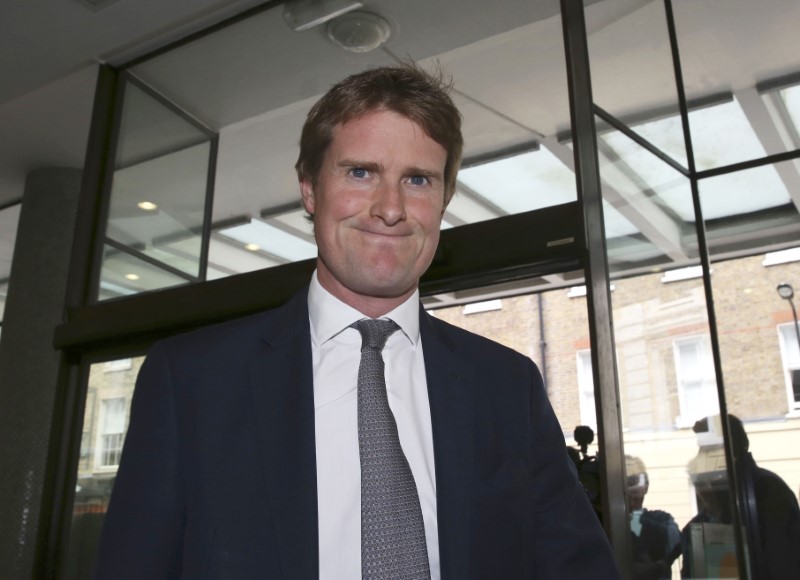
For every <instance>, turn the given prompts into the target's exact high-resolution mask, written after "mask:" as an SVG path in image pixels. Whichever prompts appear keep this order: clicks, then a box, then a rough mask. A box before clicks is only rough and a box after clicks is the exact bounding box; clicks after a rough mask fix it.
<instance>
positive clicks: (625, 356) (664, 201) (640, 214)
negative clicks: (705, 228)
mask: <svg viewBox="0 0 800 580" xmlns="http://www.w3.org/2000/svg"><path fill="white" fill-rule="evenodd" d="M598 146H599V150H600V175H601V182H602V188H603V197H604V200H605V202H606V204H607V205H606V206H605V207H607V206H608V205H610V206H613V207H614V208H615V210H616V211H617V212H618V213H619V214H621V215H623V216H625V218H626V219H627V220H628V221H629V222H630V223H631V224H632V225H634V226H635V228H636V231H635V232H633V233H628V234H627V235H625V236H620V235H618V233H617V232H616V231H615V229H614V228H607V229H606V236H607V246H608V259H609V266H610V269H611V274H612V278H613V280H614V284H613V292H612V294H611V298H612V308H613V318H614V334H615V341H616V344H615V349H616V356H617V369H618V375H619V393H620V403H621V416H622V424H623V443H624V449H625V454H626V474H625V475H626V489H627V494H628V497H627V499H628V510H629V516H630V526H631V540H632V546H633V559H634V561H633V569H634V577H635V578H670V577H679V576H680V575H681V573H682V574H683V575H684V577H689V578H708V577H719V576H720V575H722V576H723V577H736V576H737V575H738V572H737V570H736V567H735V566H736V557H735V542H734V539H733V538H734V535H733V519H732V517H731V509H732V505H733V503H732V498H731V494H730V489H729V486H728V479H727V472H726V470H725V456H724V448H723V447H722V436H721V433H722V431H721V428H719V401H718V396H717V387H716V380H715V375H714V365H713V358H712V355H711V348H710V333H709V324H708V314H707V310H706V298H705V291H704V288H703V283H702V279H701V277H700V275H701V272H700V270H699V268H698V267H697V264H698V263H699V262H698V257H697V239H696V235H695V231H694V222H695V219H694V216H693V204H692V197H691V187H690V184H689V182H688V180H687V179H686V178H685V177H683V176H682V175H681V174H680V173H679V172H678V171H676V170H675V169H673V168H672V167H670V166H669V165H667V164H666V163H664V162H663V161H661V160H660V159H658V158H657V157H656V156H654V155H652V154H651V153H650V152H648V151H647V150H645V149H643V148H642V147H640V146H639V145H637V144H636V143H634V142H633V141H631V140H630V139H628V138H627V137H626V136H624V135H623V134H621V133H619V132H608V133H606V134H603V135H601V136H600V138H599V140H598ZM612 224H613V222H612ZM709 425H710V427H709ZM722 554H724V556H723V555H722ZM731 559H732V562H733V568H732V569H729V568H726V569H725V570H727V571H726V572H720V568H719V566H720V565H721V564H720V562H721V561H723V560H724V562H727V563H728V564H729V563H730V562H731ZM728 564H725V565H726V566H727V565H728Z"/></svg>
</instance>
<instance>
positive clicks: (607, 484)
mask: <svg viewBox="0 0 800 580" xmlns="http://www.w3.org/2000/svg"><path fill="white" fill-rule="evenodd" d="M561 18H562V23H563V27H564V48H565V52H566V61H567V82H568V85H569V100H570V116H571V121H572V134H573V143H574V148H573V152H574V155H575V177H576V180H577V184H578V199H579V200H580V201H581V202H582V204H583V227H584V243H585V244H586V245H585V247H584V253H585V256H586V265H585V268H586V291H587V305H588V309H589V336H590V339H591V343H592V367H593V368H594V369H595V373H594V388H595V404H596V410H597V428H598V436H599V440H600V446H601V448H600V453H601V454H602V456H603V463H602V466H603V467H602V473H601V491H602V509H603V525H604V526H605V529H606V533H607V534H608V535H609V538H610V540H611V544H612V548H613V550H614V557H615V559H616V562H617V565H618V566H619V568H620V571H621V572H622V576H623V577H624V578H632V577H633V573H632V572H633V570H632V552H631V542H630V528H629V522H628V513H627V502H626V494H625V485H624V483H625V478H624V473H625V456H624V451H623V441H622V419H621V415H620V401H619V385H618V381H617V369H616V357H615V355H614V328H613V323H612V308H611V290H610V287H609V271H608V257H607V251H606V239H605V229H604V225H603V196H602V191H601V185H600V183H601V182H600V170H599V164H598V152H597V135H596V131H595V119H594V107H593V100H592V84H591V73H590V70H589V49H588V42H587V36H586V22H585V17H584V11H583V2H582V0H561Z"/></svg>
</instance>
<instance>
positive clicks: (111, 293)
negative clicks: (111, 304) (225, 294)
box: [99, 246, 187, 300]
mask: <svg viewBox="0 0 800 580" xmlns="http://www.w3.org/2000/svg"><path fill="white" fill-rule="evenodd" d="M186 283H187V280H186V278H183V277H181V276H178V275H176V274H173V273H171V272H169V271H167V270H164V269H163V268H159V267H158V266H156V265H153V264H151V263H149V262H146V261H144V260H141V259H139V258H137V257H136V256H133V255H131V254H129V253H127V252H125V251H123V250H120V249H118V248H114V247H111V246H105V248H104V254H103V270H102V272H101V277H100V294H99V297H100V300H107V299H109V298H119V297H121V296H130V295H132V294H138V293H139V292H147V291H150V290H158V289H159V288H168V287H170V286H178V285H180V284H186Z"/></svg>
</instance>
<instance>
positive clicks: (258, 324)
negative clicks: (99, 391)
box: [154, 292, 308, 356]
mask: <svg viewBox="0 0 800 580" xmlns="http://www.w3.org/2000/svg"><path fill="white" fill-rule="evenodd" d="M304 307H305V293H302V292H301V293H299V294H298V295H295V296H294V297H293V298H291V299H290V300H289V301H288V302H286V303H285V304H283V305H280V306H277V307H275V308H271V309H268V310H263V311H261V312H258V313H255V314H250V315H246V316H242V317H239V318H234V319H231V320H226V321H223V322H218V323H214V324H208V325H205V326H201V327H198V328H195V329H192V330H189V331H186V332H183V333H181V334H177V335H175V336H171V337H169V338H166V339H163V340H160V341H159V342H157V343H156V345H155V346H154V348H155V347H158V348H161V349H165V350H167V351H170V352H172V353H184V352H186V353H191V354H192V355H193V356H198V355H201V354H202V353H206V352H209V353H210V352H211V351H220V350H230V349H242V348H243V345H247V344H252V345H256V344H258V343H260V342H261V339H262V338H263V337H265V336H269V334H270V333H271V332H272V331H274V330H275V328H276V327H282V326H287V327H289V328H293V329H296V328H298V327H300V326H302V321H303V319H302V317H303V313H304V312H305V318H306V319H307V318H308V315H307V309H305V308H304Z"/></svg>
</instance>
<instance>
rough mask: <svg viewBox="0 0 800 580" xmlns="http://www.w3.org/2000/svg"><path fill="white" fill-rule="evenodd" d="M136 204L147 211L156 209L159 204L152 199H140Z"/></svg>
mask: <svg viewBox="0 0 800 580" xmlns="http://www.w3.org/2000/svg"><path fill="white" fill-rule="evenodd" d="M136 205H137V206H138V207H139V209H143V210H145V211H153V210H155V209H158V206H157V205H156V204H154V203H153V202H152V201H140V202H139V203H137V204H136Z"/></svg>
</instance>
